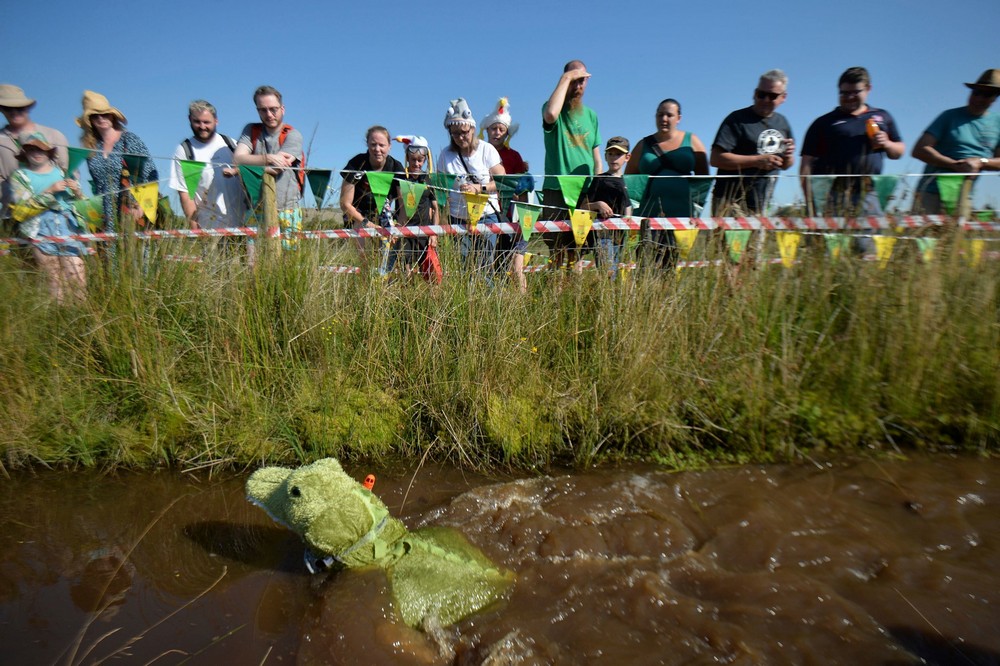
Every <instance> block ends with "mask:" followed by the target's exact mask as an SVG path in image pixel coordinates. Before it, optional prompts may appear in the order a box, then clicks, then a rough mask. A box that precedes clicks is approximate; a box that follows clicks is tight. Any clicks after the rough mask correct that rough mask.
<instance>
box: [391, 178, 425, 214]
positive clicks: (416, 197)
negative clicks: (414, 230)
mask: <svg viewBox="0 0 1000 666" xmlns="http://www.w3.org/2000/svg"><path fill="white" fill-rule="evenodd" d="M397 182H398V183H399V193H400V194H401V195H402V197H403V210H404V211H406V217H407V218H412V217H413V216H414V215H416V213H417V204H419V203H420V199H421V198H422V197H423V196H424V192H425V191H427V186H426V185H424V184H423V183H416V182H414V181H412V180H406V179H405V178H400V179H398V180H397Z"/></svg>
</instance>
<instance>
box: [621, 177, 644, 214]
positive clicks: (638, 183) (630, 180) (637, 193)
mask: <svg viewBox="0 0 1000 666" xmlns="http://www.w3.org/2000/svg"><path fill="white" fill-rule="evenodd" d="M623 178H624V179H625V188H626V189H627V190H628V198H629V199H631V200H632V203H633V205H634V206H636V207H638V205H639V204H640V203H642V198H643V197H644V196H646V186H647V185H649V176H648V175H646V174H644V173H630V174H627V175H625V176H623Z"/></svg>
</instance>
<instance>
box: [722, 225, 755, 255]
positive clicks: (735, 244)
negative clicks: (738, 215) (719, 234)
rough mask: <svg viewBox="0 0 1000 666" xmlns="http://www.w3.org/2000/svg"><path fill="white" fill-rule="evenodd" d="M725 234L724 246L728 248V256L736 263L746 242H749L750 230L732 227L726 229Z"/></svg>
mask: <svg viewBox="0 0 1000 666" xmlns="http://www.w3.org/2000/svg"><path fill="white" fill-rule="evenodd" d="M725 236H726V247H727V248H728V249H729V258H730V259H732V260H733V261H735V262H737V263H738V262H739V260H740V259H741V258H742V257H743V253H744V252H745V251H746V249H747V243H749V242H750V230H749V229H732V230H728V231H726V234H725Z"/></svg>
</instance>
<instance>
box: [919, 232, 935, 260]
mask: <svg viewBox="0 0 1000 666" xmlns="http://www.w3.org/2000/svg"><path fill="white" fill-rule="evenodd" d="M937 241H938V239H937V238H918V239H917V249H919V250H920V258H921V259H923V260H924V263H925V264H929V263H931V261H933V260H934V248H935V246H936V245H937Z"/></svg>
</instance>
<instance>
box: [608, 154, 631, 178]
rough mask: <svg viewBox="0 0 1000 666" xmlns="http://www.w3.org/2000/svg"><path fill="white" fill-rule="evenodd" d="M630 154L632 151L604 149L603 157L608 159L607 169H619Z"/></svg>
mask: <svg viewBox="0 0 1000 666" xmlns="http://www.w3.org/2000/svg"><path fill="white" fill-rule="evenodd" d="M631 156H632V153H623V152H622V151H620V150H605V151H604V159H606V160H607V161H608V169H610V170H611V171H614V172H616V173H617V172H618V171H621V170H622V169H624V168H625V164H626V163H627V162H628V159H629V158H630V157H631Z"/></svg>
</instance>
